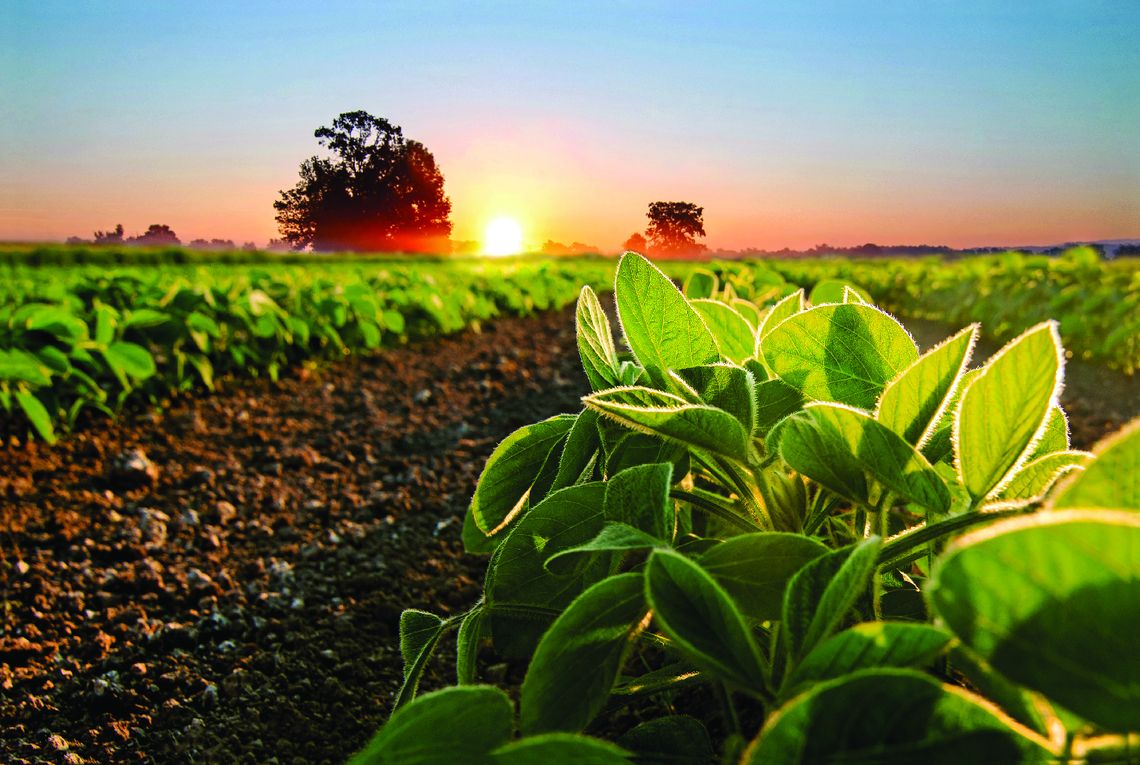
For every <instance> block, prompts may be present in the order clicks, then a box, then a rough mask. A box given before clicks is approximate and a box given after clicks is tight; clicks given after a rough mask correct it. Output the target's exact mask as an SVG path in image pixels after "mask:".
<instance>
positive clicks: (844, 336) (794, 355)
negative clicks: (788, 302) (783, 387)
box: [760, 304, 918, 409]
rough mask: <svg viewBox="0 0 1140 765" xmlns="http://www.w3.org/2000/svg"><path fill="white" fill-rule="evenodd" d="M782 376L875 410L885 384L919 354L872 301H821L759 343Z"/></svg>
mask: <svg viewBox="0 0 1140 765" xmlns="http://www.w3.org/2000/svg"><path fill="white" fill-rule="evenodd" d="M760 347H761V350H762V351H763V354H764V360H765V361H766V362H767V363H768V366H769V367H771V368H772V370H773V371H774V372H775V373H776V374H777V375H779V377H780V379H782V380H783V381H784V382H786V383H788V384H789V385H791V386H792V387H793V388H796V389H797V390H799V391H802V392H803V394H804V395H805V396H807V397H808V398H813V399H816V400H820V401H838V402H840V403H843V404H848V405H850V406H856V407H859V408H861V409H871V408H873V407H874V406H875V401H876V400H877V399H878V398H879V394H881V393H882V392H883V388H884V387H886V385H887V383H888V382H889V381H890V380H891V379H892V378H894V377H895V376H896V375H898V374H899V373H900V372H901V371H902V370H904V369H906V368H907V367H908V366H910V365H911V364H913V363H914V361H915V359H917V358H918V348H917V346H916V345H915V344H914V340H912V339H911V337H910V335H909V334H907V331H906V330H905V329H904V328H903V326H902V325H901V324H899V323H898V322H897V321H895V320H894V319H893V318H892V317H891V316H889V315H888V314H885V313H883V312H882V311H880V310H879V309H878V308H875V307H873V306H869V305H854V304H845V305H823V306H818V307H816V308H812V309H809V310H807V311H804V312H802V313H798V314H796V315H795V316H792V317H790V318H788V319H786V320H785V321H783V322H781V323H780V324H779V325H778V326H777V327H776V328H774V329H773V330H772V331H771V332H770V333H769V334H768V336H767V337H765V338H764V339H763V340H762V341H761V343H760Z"/></svg>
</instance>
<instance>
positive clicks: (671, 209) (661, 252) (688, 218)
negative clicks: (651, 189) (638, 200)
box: [645, 202, 705, 257]
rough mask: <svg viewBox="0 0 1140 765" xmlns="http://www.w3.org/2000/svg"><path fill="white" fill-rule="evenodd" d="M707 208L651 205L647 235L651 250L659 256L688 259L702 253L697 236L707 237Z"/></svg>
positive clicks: (677, 203)
mask: <svg viewBox="0 0 1140 765" xmlns="http://www.w3.org/2000/svg"><path fill="white" fill-rule="evenodd" d="M704 212H705V208H703V207H697V206H696V205H695V204H693V203H692V202H654V203H653V204H651V205H649V212H648V213H646V215H647V216H648V218H649V227H648V228H647V229H646V231H645V233H646V235H647V236H648V239H649V250H650V252H651V253H653V254H654V255H658V256H665V257H669V256H671V255H672V256H685V255H695V254H697V253H699V252H702V251H703V250H704V249H705V248H704V245H701V244H697V241H696V239H695V237H698V236H704V235H705V223H704Z"/></svg>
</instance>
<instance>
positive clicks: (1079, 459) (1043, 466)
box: [996, 451, 1093, 507]
mask: <svg viewBox="0 0 1140 765" xmlns="http://www.w3.org/2000/svg"><path fill="white" fill-rule="evenodd" d="M1092 456H1093V455H1091V454H1089V453H1088V452H1077V451H1061V452H1051V453H1049V454H1046V455H1045V456H1043V457H1038V458H1037V459H1035V460H1032V461H1031V462H1027V463H1025V464H1024V465H1022V466H1021V468H1020V469H1018V471H1017V472H1016V473H1014V475H1013V478H1011V479H1010V481H1009V483H1008V484H1006V486H1005V488H1004V489H1002V490H1001V493H1000V494H998V495H997V497H996V500H997V501H996V504H999V505H1004V506H1007V507H1008V506H1011V505H1026V504H1029V503H1031V502H1037V501H1038V500H1040V499H1042V498H1043V497H1044V496H1045V494H1046V493H1047V492H1048V491H1049V489H1050V488H1052V486H1053V484H1054V483H1056V482H1057V481H1058V480H1059V479H1060V478H1062V477H1064V476H1065V475H1067V474H1068V473H1071V472H1074V471H1077V472H1079V471H1080V470H1082V469H1083V468H1084V466H1085V465H1086V464H1087V463H1088V462H1089V460H1091V459H1092Z"/></svg>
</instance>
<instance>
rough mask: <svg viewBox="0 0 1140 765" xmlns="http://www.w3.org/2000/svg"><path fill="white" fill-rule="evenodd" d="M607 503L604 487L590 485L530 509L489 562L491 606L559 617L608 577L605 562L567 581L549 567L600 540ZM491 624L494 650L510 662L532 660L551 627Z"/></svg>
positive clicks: (504, 621) (510, 621)
mask: <svg viewBox="0 0 1140 765" xmlns="http://www.w3.org/2000/svg"><path fill="white" fill-rule="evenodd" d="M604 498H605V485H604V484H602V483H600V482H599V483H587V484H581V485H579V486H572V487H570V488H568V489H562V490H560V491H556V492H554V493H552V494H551V495H550V496H548V497H547V498H546V499H545V500H543V501H542V502H540V503H539V504H537V505H535V506H534V507H532V508H531V509H530V512H528V513H527V514H526V515H525V516H523V518H522V519H521V520H520V521H519V522H518V523H517V524H515V526H514V528H512V529H511V531H510V533H509V534H508V536H507V538H506V539H505V540H504V541H503V543H502V545H500V546H499V549H498V550H497V551H496V553H495V556H494V557H493V558H492V559H491V563H490V566H489V567H488V570H487V581H486V585H485V587H484V592H485V596H486V598H487V603H488V604H489V605H492V606H495V605H498V604H500V603H509V604H522V605H530V606H541V607H543V608H545V609H548V610H553V611H555V612H557V611H560V610H561V609H563V608H565V607H566V606H567V605H569V603H570V601H572V600H573V599H574V598H575V597H577V596H578V595H579V594H580V593H581V592H582V591H583V590H584V589H586V587H588V586H589V585H591V584H593V583H594V582H595V581H598V580H599V579H601V578H603V577H604V576H606V575H607V574H608V573H609V571H610V565H609V561H608V560H606V559H605V558H604V557H599V558H595V559H591V560H590V561H588V563H587V565H585V566H580V567H578V568H576V569H574V572H573V574H571V575H567V576H556V575H552V574H550V573H549V572H547V570H546V567H545V563H546V560H547V559H548V558H550V557H552V556H553V555H555V554H556V553H558V552H560V551H562V550H565V549H568V548H571V547H575V546H577V545H580V544H583V543H585V542H588V541H589V540H591V539H593V538H594V537H595V536H597V534H598V532H599V531H601V530H602V525H603V523H604V518H605V516H604V514H603V510H602V507H603V501H604ZM491 622H492V623H491V633H492V637H493V638H494V642H495V646H496V648H498V649H499V650H500V652H502V653H504V654H506V655H512V656H514V655H522V656H525V655H527V654H529V652H530V651H531V650H532V649H533V647H534V644H536V643H537V641H538V637H539V636H540V635H541V632H542V629H543V628H545V626H547V625H537V624H535V623H533V620H528V623H526V624H522V623H519V621H518V620H516V619H514V618H512V617H511V616H509V615H508V616H503V615H500V614H499V613H497V612H496V613H494V614H493V615H492V617H491Z"/></svg>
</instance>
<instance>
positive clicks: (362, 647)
mask: <svg viewBox="0 0 1140 765" xmlns="http://www.w3.org/2000/svg"><path fill="white" fill-rule="evenodd" d="M587 388H588V385H587V383H586V380H585V378H584V376H583V375H582V374H581V371H580V365H579V361H578V356H577V349H576V345H575V341H574V319H573V313H572V311H561V312H555V313H549V314H546V315H543V316H539V317H536V318H531V319H510V320H502V321H499V322H496V323H494V324H485V325H484V326H483V328H482V331H481V332H479V333H476V332H472V331H469V332H466V333H463V334H461V335H456V336H453V337H450V338H442V339H438V340H432V341H427V342H423V343H419V344H416V345H414V346H410V347H406V348H399V349H393V350H389V351H386V352H384V353H382V354H380V355H377V356H373V357H368V358H353V359H349V360H346V361H345V362H343V363H340V364H337V365H334V366H332V367H330V368H326V369H324V370H323V371H321V372H320V373H319V374H317V373H309V374H301V375H298V376H297V377H294V378H292V379H287V380H284V381H282V382H280V383H278V384H275V385H274V384H270V383H268V382H254V383H247V384H243V385H242V386H240V387H237V388H234V389H232V390H229V391H227V392H224V393H219V394H216V395H212V396H203V397H197V398H193V399H185V400H181V401H178V402H176V403H175V404H174V405H173V406H171V407H170V408H169V409H167V410H166V411H164V412H162V413H161V414H154V415H141V416H140V415H137V414H136V415H135V416H133V417H126V418H124V420H123V421H121V422H119V423H115V424H110V425H107V426H106V427H103V428H100V429H98V430H94V429H88V430H87V431H86V432H80V433H76V434H73V435H71V436H69V437H67V438H65V439H64V440H62V441H61V443H60V444H58V445H57V446H55V447H42V446H34V445H33V446H31V447H28V448H20V449H9V450H7V451H4V450H2V449H0V556H2V557H0V596H2V597H3V605H4V619H3V625H2V627H3V629H2V633H0V721H2V724H0V762H4V763H25V762H36V763H39V762H52V763H80V762H88V763H113V762H156V763H247V762H248V763H280V764H281V765H285V764H286V763H288V764H289V765H294V763H296V764H297V765H300V763H342V762H344V760H345V759H346V758H347V757H348V756H349V755H350V754H351V753H352V752H354V751H356V750H357V749H359V748H360V747H361V746H363V744H364V743H365V742H366V741H367V740H368V738H369V737H370V736H371V734H372V733H373V732H374V731H375V730H376V729H377V728H378V727H379V725H380V724H381V723H382V722H383V721H384V720H385V719H386V718H387V716H388V714H389V711H390V707H391V703H392V700H393V699H394V697H395V694H396V691H397V690H398V689H399V685H400V680H401V667H402V664H401V659H400V653H399V647H398V644H397V643H398V639H397V638H398V623H399V615H400V611H401V610H402V609H404V608H408V607H418V608H425V609H428V610H431V611H434V612H435V613H438V614H441V615H448V614H452V613H455V612H456V611H457V610H460V611H461V610H463V609H465V608H466V607H468V606H470V605H471V604H472V603H473V602H474V601H475V600H476V599H477V598H478V596H479V594H480V591H481V584H482V572H483V567H484V562H483V560H482V559H481V558H479V557H474V556H466V555H464V554H463V547H462V543H461V542H460V530H461V528H462V520H463V515H464V513H465V511H466V508H467V504H468V502H469V500H470V497H471V494H472V492H473V491H474V487H475V482H476V480H477V479H478V477H479V472H480V471H481V470H482V467H483V463H484V462H485V461H486V459H487V457H488V456H489V455H490V453H491V451H492V450H493V449H494V447H495V445H496V444H497V443H498V442H499V441H500V440H502V439H503V438H504V437H506V436H507V435H508V434H509V433H510V432H511V431H513V430H514V429H515V428H518V427H520V426H522V425H525V424H528V423H531V422H534V421H536V420H539V419H542V418H544V417H548V416H550V415H553V414H557V413H559V412H573V411H577V410H578V409H579V408H580V406H581V405H580V403H579V397H580V396H581V395H582V394H583V393H585V392H587ZM447 653H448V652H446V651H441V654H443V656H442V657H441V658H442V659H443V660H442V661H436V662H434V663H433V668H432V670H430V671H429V675H428V676H427V678H426V679H425V682H424V684H423V686H422V688H426V689H430V688H434V687H440V686H443V685H447V684H450V683H452V682H453V681H454V680H453V678H454V669H453V666H448V664H449V662H448V658H449V657H448V656H447Z"/></svg>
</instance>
